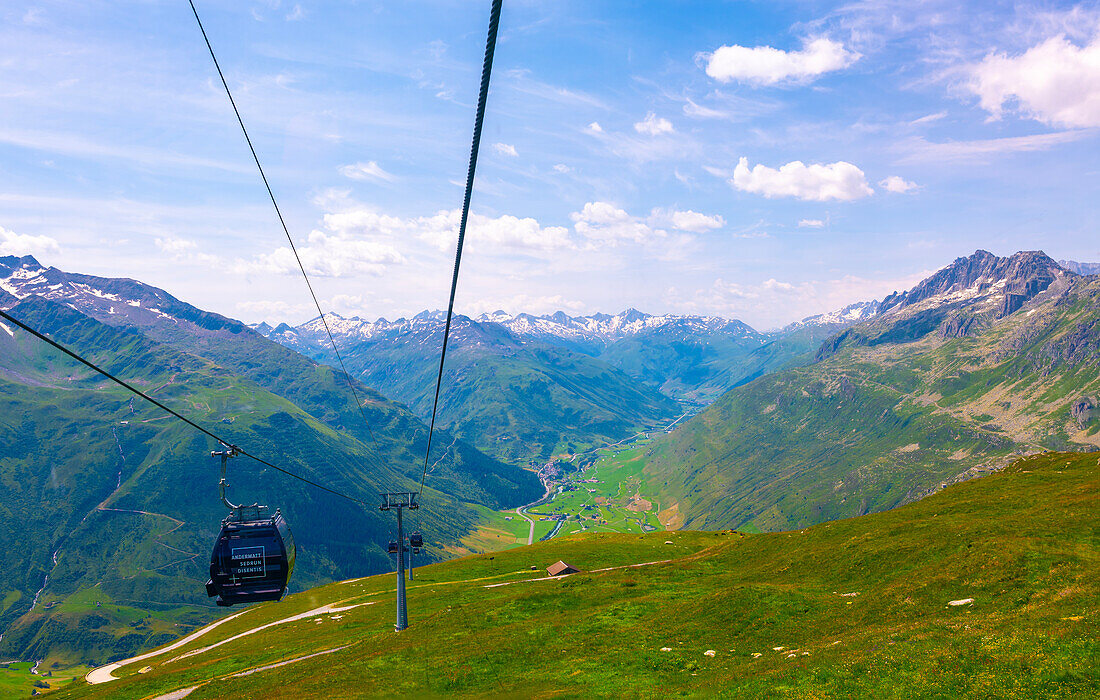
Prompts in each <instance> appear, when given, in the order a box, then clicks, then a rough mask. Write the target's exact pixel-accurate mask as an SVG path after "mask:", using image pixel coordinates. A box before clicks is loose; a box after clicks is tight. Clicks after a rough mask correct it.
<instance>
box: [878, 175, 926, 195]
mask: <svg viewBox="0 0 1100 700" xmlns="http://www.w3.org/2000/svg"><path fill="white" fill-rule="evenodd" d="M878 186H879V187H881V188H882V189H884V190H886V191H887V192H893V193H895V194H905V193H907V192H915V191H916V190H917V189H918V188H917V183H915V182H909V181H908V180H905V179H904V178H901V177H899V176H897V175H891V176H890V177H888V178H886V179H885V180H882V181H880V182H879V183H878Z"/></svg>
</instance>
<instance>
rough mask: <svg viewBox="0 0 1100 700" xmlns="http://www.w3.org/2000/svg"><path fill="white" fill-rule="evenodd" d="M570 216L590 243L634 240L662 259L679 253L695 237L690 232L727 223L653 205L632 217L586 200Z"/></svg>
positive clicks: (623, 211) (600, 203)
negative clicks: (639, 214)
mask: <svg viewBox="0 0 1100 700" xmlns="http://www.w3.org/2000/svg"><path fill="white" fill-rule="evenodd" d="M570 217H571V218H572V219H573V228H574V230H575V231H576V232H577V233H578V234H579V235H580V236H582V237H583V238H586V239H588V241H589V242H590V245H594V244H596V243H603V244H606V245H610V246H612V247H615V246H618V245H619V244H621V243H637V244H642V245H644V246H647V247H648V248H649V250H648V251H647V252H648V253H649V254H651V255H655V256H657V257H665V258H668V257H669V256H679V255H682V253H683V250H684V249H685V246H687V245H688V244H689V243H691V242H692V241H693V240H694V237H693V236H691V235H689V234H695V233H706V232H708V231H711V230H714V229H718V228H722V227H723V226H725V225H726V221H725V219H723V218H722V217H721V216H718V215H714V216H710V215H707V214H701V213H699V212H697V211H692V210H690V209H688V210H679V209H661V208H654V209H653V210H651V211H650V212H649V216H647V217H640V216H633V215H631V214H630V213H628V212H627V211H626V210H624V209H620V208H619V207H617V206H615V205H614V204H611V203H609V202H588V203H587V204H585V205H584V207H583V208H582V209H581V211H579V212H573V213H572V214H571V215H570ZM669 231H677V232H679V233H676V234H670V233H669Z"/></svg>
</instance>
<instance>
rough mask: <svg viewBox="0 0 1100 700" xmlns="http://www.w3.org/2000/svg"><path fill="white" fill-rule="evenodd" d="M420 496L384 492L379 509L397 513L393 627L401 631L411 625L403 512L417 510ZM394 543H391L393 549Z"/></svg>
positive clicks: (411, 492) (410, 492) (407, 492)
mask: <svg viewBox="0 0 1100 700" xmlns="http://www.w3.org/2000/svg"><path fill="white" fill-rule="evenodd" d="M419 497H420V494H418V493H417V492H416V491H398V492H395V493H383V494H382V505H381V506H379V508H378V509H379V510H392V511H395V512H396V513H397V542H396V550H397V622H396V623H395V624H394V626H393V628H394V629H395V630H396V631H398V632H400V631H401V630H403V629H405V628H407V627H408V626H409V611H408V608H407V607H406V605H405V527H404V524H403V522H402V519H401V514H402V512H404V511H405V510H406V509H408V510H416V509H417V508H419V507H420V504H419V503H418V502H417V499H418V498H419ZM393 545H394V543H390V548H391V550H392V549H394V546H393Z"/></svg>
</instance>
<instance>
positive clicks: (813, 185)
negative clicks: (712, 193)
mask: <svg viewBox="0 0 1100 700" xmlns="http://www.w3.org/2000/svg"><path fill="white" fill-rule="evenodd" d="M730 183H731V184H732V185H733V186H734V187H735V188H737V189H739V190H742V191H743V192H751V193H753V194H762V195H764V196H765V197H768V198H772V197H796V198H798V199H802V200H807V201H814V202H824V201H828V200H830V199H835V200H839V201H843V202H850V201H852V200H855V199H861V198H863V197H867V196H869V195H870V194H872V190H871V187H870V186H869V185H868V184H867V178H866V176H865V175H864V174H863V171H862V170H860V169H859V168H857V167H856V166H854V165H852V164H851V163H848V162H845V161H837V162H836V163H829V164H827V165H821V164H817V163H815V164H812V165H806V164H804V163H803V162H802V161H799V160H796V161H792V162H790V163H787V164H786V165H783V166H781V167H780V168H779V169H778V170H776V169H775V168H769V167H767V166H766V165H759V164H758V165H756V166H755V167H753V168H752V169H751V170H750V169H749V160H748V158H741V160H740V161H738V163H737V167H736V168H735V169H734V171H733V179H732V180H730Z"/></svg>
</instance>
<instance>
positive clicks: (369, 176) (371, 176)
mask: <svg viewBox="0 0 1100 700" xmlns="http://www.w3.org/2000/svg"><path fill="white" fill-rule="evenodd" d="M340 174H341V175H343V176H344V177H347V178H351V179H352V180H380V181H383V182H393V181H394V180H395V179H396V178H395V177H394V176H393V175H392V174H391V173H388V172H386V171H385V170H383V169H382V166H380V165H378V163H376V162H374V161H373V160H371V161H367V162H366V163H352V164H351V165H342V166H340Z"/></svg>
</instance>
